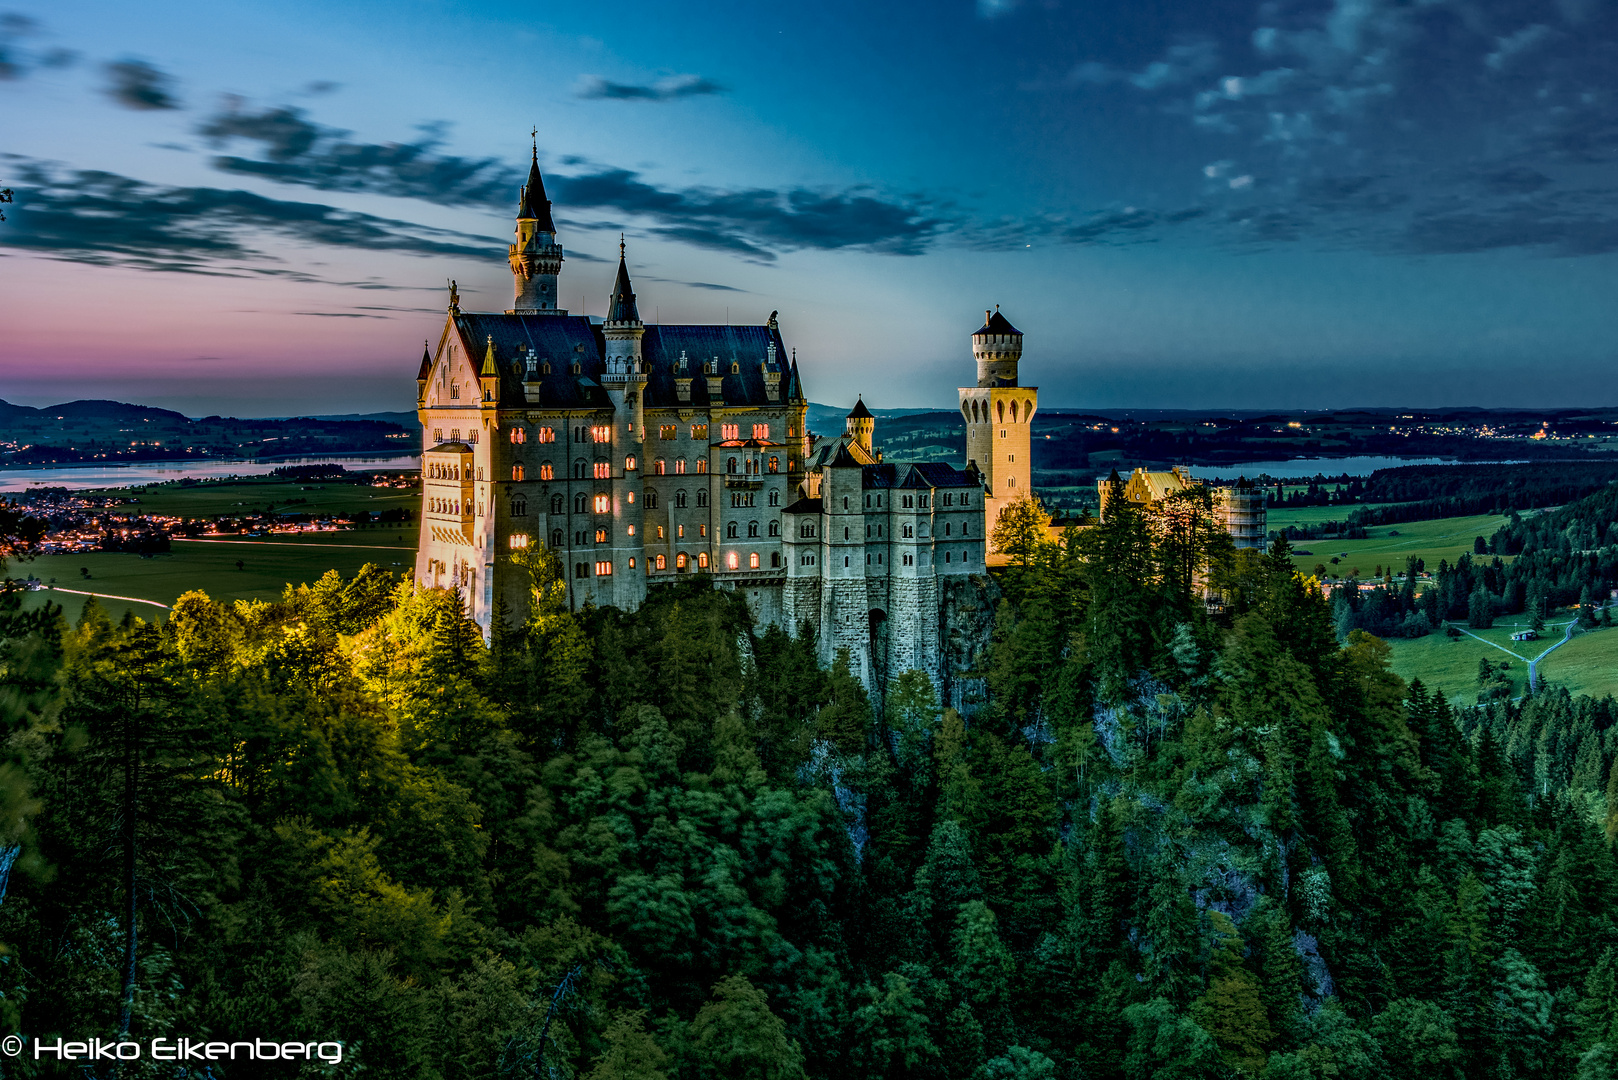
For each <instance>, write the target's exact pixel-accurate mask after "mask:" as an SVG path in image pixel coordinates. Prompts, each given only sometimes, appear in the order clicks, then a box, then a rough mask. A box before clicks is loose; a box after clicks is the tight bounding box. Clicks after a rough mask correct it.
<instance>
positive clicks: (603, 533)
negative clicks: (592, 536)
mask: <svg viewBox="0 0 1618 1080" xmlns="http://www.w3.org/2000/svg"><path fill="white" fill-rule="evenodd" d="M606 542H607V530H606V529H597V530H596V543H598V544H605V543H606Z"/></svg>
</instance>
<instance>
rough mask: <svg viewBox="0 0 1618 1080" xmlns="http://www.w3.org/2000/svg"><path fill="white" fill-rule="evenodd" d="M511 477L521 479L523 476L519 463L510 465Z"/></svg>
mask: <svg viewBox="0 0 1618 1080" xmlns="http://www.w3.org/2000/svg"><path fill="white" fill-rule="evenodd" d="M511 478H512V479H513V480H521V479H522V478H523V468H522V466H521V465H513V466H512V467H511Z"/></svg>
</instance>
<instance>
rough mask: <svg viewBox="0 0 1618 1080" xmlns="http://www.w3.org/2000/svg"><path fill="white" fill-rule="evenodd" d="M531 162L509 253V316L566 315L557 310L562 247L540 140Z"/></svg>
mask: <svg viewBox="0 0 1618 1080" xmlns="http://www.w3.org/2000/svg"><path fill="white" fill-rule="evenodd" d="M537 131H538V129H535V135H534V145H533V149H532V151H531V152H530V155H529V160H528V183H526V184H524V185H523V189H522V196H521V198H519V199H518V200H517V229H516V233H517V242H516V243H514V244H512V245H511V247H510V248H509V249H508V255H509V258H510V262H511V278H512V287H513V292H514V294H515V299H514V300H513V301H512V305H511V308H510V310H508V311H507V312H506V314H507V315H566V314H567V312H565V311H563V310H562V309H561V308H559V307H558V306H557V303H556V301H557V298H558V293H557V281H556V279H557V276H558V275H559V274H561V272H562V245H561V244H558V243H557V242H556V223H555V222H554V221H552V220H551V201H550V200H549V199H547V198H546V197H545V178H544V177H542V176H540V175H539V136H538V133H537Z"/></svg>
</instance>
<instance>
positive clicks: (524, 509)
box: [511, 495, 528, 517]
mask: <svg viewBox="0 0 1618 1080" xmlns="http://www.w3.org/2000/svg"><path fill="white" fill-rule="evenodd" d="M527 515H528V500H527V499H525V498H523V497H522V496H521V495H518V496H516V497H515V498H513V499H512V500H511V516H512V517H526V516H527Z"/></svg>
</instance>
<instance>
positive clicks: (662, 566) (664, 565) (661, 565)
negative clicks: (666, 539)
mask: <svg viewBox="0 0 1618 1080" xmlns="http://www.w3.org/2000/svg"><path fill="white" fill-rule="evenodd" d="M653 565H655V566H656V567H657V569H659V570H667V569H668V562H667V560H666V559H664V558H663V556H661V555H659V556H658V557H657V561H656V562H655V563H654V564H653Z"/></svg>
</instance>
